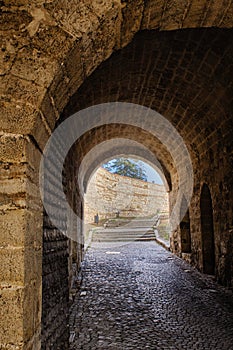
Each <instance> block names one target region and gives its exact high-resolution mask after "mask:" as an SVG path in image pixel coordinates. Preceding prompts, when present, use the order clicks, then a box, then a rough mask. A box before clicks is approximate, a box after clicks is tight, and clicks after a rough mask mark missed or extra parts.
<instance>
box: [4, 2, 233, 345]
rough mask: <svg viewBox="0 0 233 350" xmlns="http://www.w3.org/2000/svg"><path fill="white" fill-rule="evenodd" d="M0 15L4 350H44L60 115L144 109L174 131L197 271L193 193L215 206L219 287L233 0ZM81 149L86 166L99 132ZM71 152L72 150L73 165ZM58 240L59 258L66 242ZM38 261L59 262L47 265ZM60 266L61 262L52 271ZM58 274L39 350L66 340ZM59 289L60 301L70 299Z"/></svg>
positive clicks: (228, 191) (223, 273) (228, 164)
mask: <svg viewBox="0 0 233 350" xmlns="http://www.w3.org/2000/svg"><path fill="white" fill-rule="evenodd" d="M1 9H2V23H1V36H2V49H1V56H2V58H3V59H2V64H1V76H0V79H1V86H2V102H1V109H2V110H1V126H2V133H1V161H2V166H1V184H2V186H1V197H2V205H1V213H2V215H1V219H3V225H2V227H3V229H2V231H1V233H2V235H1V238H0V246H1V248H2V249H1V262H2V263H1V273H0V277H1V298H0V304H1V305H0V309H1V313H0V323H1V325H0V338H1V343H0V347H1V348H3V349H16V348H17V349H39V348H40V343H41V340H40V332H41V308H42V307H41V305H42V295H41V294H42V293H41V291H42V289H41V284H42V278H41V276H42V264H41V262H42V227H43V222H42V220H43V219H42V205H41V201H40V195H39V191H38V169H39V162H40V156H41V151H42V149H43V147H44V145H45V143H46V142H47V140H48V138H49V135H50V134H51V132H52V131H53V129H54V126H55V123H56V122H57V121H58V120H59V118H60V116H61V113H63V114H62V118H65V117H67V116H68V115H70V114H72V113H73V112H74V111H77V110H79V109H82V108H85V107H87V106H89V105H92V104H97V103H103V102H108V101H126V102H133V103H137V104H141V105H144V106H149V107H151V108H152V109H155V110H156V111H158V112H159V113H161V114H162V115H163V116H164V117H166V118H167V119H168V120H169V121H171V123H172V124H173V125H174V126H175V127H176V129H177V130H178V132H179V133H180V134H181V136H182V137H183V139H184V140H185V143H186V145H187V147H188V149H189V152H190V155H191V158H192V163H193V168H194V182H195V183H194V195H193V199H192V201H191V204H190V209H189V213H190V224H191V225H190V227H191V237H192V253H191V260H192V263H193V264H194V265H195V266H197V267H198V268H200V269H203V255H202V242H201V224H200V195H201V190H202V185H203V184H204V183H206V184H208V186H209V189H210V193H211V196H212V205H213V220H214V233H215V255H216V256H215V259H216V262H215V264H216V265H215V273H216V276H217V278H218V280H219V281H220V282H222V283H224V284H225V285H230V284H232V283H233V275H232V271H233V262H232V246H233V244H232V242H233V238H232V235H233V228H232V227H233V221H232V220H233V215H232V207H233V203H232V200H233V199H232V198H233V193H232V188H233V181H232V148H233V147H232V131H233V126H232V57H233V53H232V38H233V35H232V29H231V28H232V24H233V20H232V18H233V6H232V1H231V0H228V1H227V0H220V1H219V0H213V1H207V0H206V1H204V0H203V1H197V0H192V1H191V0H190V1H180V0H179V1H175V0H171V1H167V0H166V1H165V0H164V1H156V2H155V1H152V0H148V1H142V0H135V1H128V2H124V1H111V0H103V1H97V0H96V1H88V0H85V1H83V2H77V1H68V0H67V1H63V0H57V1H43V0H41V1H39V0H33V1H27V0H19V1H17V5H16V4H14V5H12V4H11V2H9V1H7V0H3V1H1ZM211 27H214V28H211ZM184 28H187V29H184ZM198 28H199V29H198ZM140 30H143V31H142V32H139V31H140ZM137 32H139V33H138V34H136V33H137ZM117 50H118V51H117ZM115 51H117V52H115ZM114 52H115V53H114ZM112 53H114V54H113V55H112ZM111 55H112V56H111ZM110 56H111V57H110ZM109 57H110V58H109ZM97 67H98V68H97ZM83 82H84V84H83ZM82 84H83V85H82ZM61 120H62V119H61ZM114 130H115V129H114V128H112V129H111V130H109V131H108V134H105V131H106V129H105V131H104V132H102V131H103V130H100V131H99V133H100V135H101V137H102V140H106V139H108V138H110V136H111V137H113V134H114V132H115V131H114ZM94 133H98V130H95V131H94ZM111 133H113V134H112V135H111ZM119 136H122V135H119V133H117V132H116V133H115V134H114V137H119ZM139 136H140V132H138V131H137V130H134V132H132V133H128V134H127V137H128V138H131V139H136V140H137V141H138V138H139ZM99 137H100V136H99ZM141 140H142V141H141V142H142V144H143V145H146V142H148V147H151V148H153V147H155V145H156V141H155V140H151V143H150V142H149V141H150V140H147V139H146V138H145V137H144V139H143V137H141ZM84 141H85V142H84ZM82 142H83V147H85V148H82V149H84V152H83V156H84V155H85V153H86V152H87V150H88V149H89V150H90V149H92V147H94V145H95V144H97V143H98V141H97V134H95V135H94V141H93V138H91V139H88V137H87V139H86V140H84V139H83V140H80V145H81V144H82ZM149 144H150V145H149ZM146 146H147V145H146ZM78 151H80V150H79V149H78V147H76V148H75V151H74V154H73V155H71V157H73V156H75V155H76V153H75V152H78ZM164 152H165V153H166V150H164V149H163V147H158V148H157V149H156V150H155V154H156V155H157V156H158V155H161V157H160V158H161V159H160V161H161V163H164V166H165V167H166V168H167V170H168V173H169V174H170V176H171V178H172V176H173V173H174V168H172V166H170V163H169V161H168V158H169V155H167V156H166V155H165V153H164ZM73 164H74V163H73ZM69 166H70V167H71V168H68V167H67V168H66V169H67V171H68V175H67V180H66V184H65V187H66V189H67V191H68V192H69V189H71V188H72V182H73V181H74V179H75V167H74V166H72V164H69ZM169 166H170V168H169ZM74 197H75V196H74ZM72 200H74V201H75V198H72ZM78 200H79V197H78V195H77V202H78ZM78 203H79V202H78ZM77 205H79V206H80V204H77ZM80 210H82V208H81V207H80ZM64 216H65V215H64ZM64 220H66V217H64ZM44 228H45V235H44V237H45V238H46V239H45V238H44V252H45V253H46V252H47V251H46V249H47V248H48V247H51V246H52V245H53V242H50V241H49V237H50V235H51V231H50V226H49V223H48V222H47V221H46V220H45V221H44ZM76 229H77V228H76ZM58 237H60V236H59V234H57V236H56V239H57V240H59V239H60V240H59V242H60V247H61V246H62V245H64V250H65V249H66V247H67V242H66V241H65V240H64V239H62V238H59V239H58ZM179 237H180V236H179V232H176V234H175V235H174V237H173V239H174V242H173V243H174V244H173V246H174V249H175V251H176V252H177V253H178V254H182V251H180V246H181V245H180V242H179V239H180V238H179ZM45 247H47V248H45ZM61 251H62V250H61ZM44 258H46V259H47V260H49V259H50V260H51V261H53V262H54V261H55V260H53V259H55V257H54V256H52V257H51V256H49V255H47V256H44ZM62 259H63V260H62ZM78 259H80V257H79V258H78ZM50 260H49V261H50ZM66 260H67V259H66V256H65V255H64V256H63V255H62V257H61V260H60V262H59V264H60V263H61V262H64V264H65V261H66ZM43 261H44V260H43ZM59 264H58V266H55V267H56V269H57V270H56V271H55V272H54V271H53V276H54V280H56V281H55V282H54V285H53V286H52V287H51V285H50V282H51V279H50V277H49V276H50V275H51V271H50V270H49V268H48V265H46V266H45V265H44V267H43V271H45V269H47V270H46V271H47V272H46V273H47V275H46V276H47V277H48V278H47V279H46V278H45V281H44V286H43V303H44V305H45V306H44V308H43V327H42V335H43V337H42V344H43V341H45V339H46V341H47V344H48V345H47V346H48V348H50V349H54V348H56V347H57V348H58V346H59V344H62V346H63V348H64V349H65V348H66V345H65V344H66V343H65V340H64V339H66V337H67V330H65V332H63V331H64V329H63V328H62V327H61V324H59V322H60V321H59V317H57V315H58V314H59V313H60V309H59V307H61V309H62V307H63V308H65V307H66V306H65V305H60V304H59V303H58V302H57V300H55V299H52V296H51V295H50V294H51V293H52V291H54V290H53V288H55V291H56V288H57V290H58V288H59V286H60V285H59V283H61V284H62V282H63V281H65V280H66V278H67V274H68V272H67V269H68V267H64V269H62V268H61V265H59ZM52 265H56V264H54V263H52ZM58 272H59V273H58ZM43 273H44V272H43ZM63 273H64V275H63ZM55 277H57V279H56V278H55ZM46 288H47V289H46ZM65 288H66V287H64V289H62V293H63V294H62V297H61V300H67V289H65ZM60 289H61V288H60ZM49 290H50V294H49V293H48V294H46V293H47V292H48V291H49ZM45 292H46V293H45ZM62 298H63V299H62ZM54 303H55V304H54ZM55 305H57V307H56V308H55ZM46 308H47V309H46ZM51 310H52V311H51ZM55 310H56V311H57V314H55ZM6 314H7V315H8V317H7V318H6V317H5V315H6ZM44 319H45V321H44ZM53 319H56V320H57V323H56V322H51V320H53ZM62 321H64V320H62ZM49 322H50V323H49ZM51 323H52V326H51ZM50 326H51V327H50ZM46 327H47V329H46ZM49 327H50V328H49ZM59 327H60V328H59ZM62 330H63V331H62ZM62 332H63V333H64V334H65V336H64V337H65V338H64V339H62V336H61V334H63V333H62ZM51 334H52V335H53V336H54V339H53V338H52V335H51ZM59 341H60V343H59ZM56 342H57V343H56ZM62 342H64V343H62ZM43 346H44V345H43ZM54 346H55V347H54Z"/></svg>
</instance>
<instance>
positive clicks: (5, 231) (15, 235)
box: [0, 209, 42, 248]
mask: <svg viewBox="0 0 233 350" xmlns="http://www.w3.org/2000/svg"><path fill="white" fill-rule="evenodd" d="M41 226H42V212H40V211H31V210H27V209H17V210H7V211H5V212H1V214H0V227H1V232H0V247H1V248H4V247H5V248H6V247H10V246H11V247H20V246H33V245H35V246H38V247H41V245H42V228H41Z"/></svg>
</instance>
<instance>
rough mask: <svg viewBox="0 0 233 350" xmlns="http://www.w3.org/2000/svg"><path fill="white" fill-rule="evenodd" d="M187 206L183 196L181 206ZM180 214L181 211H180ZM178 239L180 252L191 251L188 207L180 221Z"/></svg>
mask: <svg viewBox="0 0 233 350" xmlns="http://www.w3.org/2000/svg"><path fill="white" fill-rule="evenodd" d="M182 207H184V208H187V201H186V199H185V198H184V197H183V199H182V202H181V208H182ZM181 215H182V211H181ZM180 239H181V252H182V253H185V254H186V253H187V254H189V253H191V232H190V217H189V209H188V210H187V211H186V213H185V215H184V217H183V219H182V220H181V222H180Z"/></svg>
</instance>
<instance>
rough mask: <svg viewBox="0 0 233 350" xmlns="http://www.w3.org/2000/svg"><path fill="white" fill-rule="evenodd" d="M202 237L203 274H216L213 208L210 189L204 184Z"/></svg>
mask: <svg viewBox="0 0 233 350" xmlns="http://www.w3.org/2000/svg"><path fill="white" fill-rule="evenodd" d="M200 207H201V237H202V252H203V272H204V273H208V274H211V275H214V273H215V239H214V222H213V206H212V199H211V193H210V189H209V187H208V186H207V185H206V184H204V185H203V187H202V191H201V199H200Z"/></svg>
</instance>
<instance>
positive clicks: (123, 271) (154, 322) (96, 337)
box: [70, 242, 233, 350]
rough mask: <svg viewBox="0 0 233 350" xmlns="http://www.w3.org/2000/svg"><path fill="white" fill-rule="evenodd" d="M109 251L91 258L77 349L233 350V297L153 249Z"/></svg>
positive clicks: (97, 249)
mask: <svg viewBox="0 0 233 350" xmlns="http://www.w3.org/2000/svg"><path fill="white" fill-rule="evenodd" d="M111 247H112V248H111ZM111 247H110V245H109V244H106V243H105V244H104V243H95V244H93V245H92V248H90V249H89V250H88V253H87V254H86V257H85V261H84V266H83V282H82V285H81V290H80V291H79V293H78V294H77V295H76V297H75V302H74V304H73V306H72V308H71V317H70V323H71V344H70V348H71V349H83V350H89V349H90V350H92V349H104V350H108V349H114V350H131V349H132V350H133V349H134V350H135V349H139V350H140V349H142V350H143V349H151V350H156V349H158V350H163V349H180V350H181V349H187V350H192V349H193V350H194V349H195V350H199V349H200V350H214V349H221V350H232V349H233V297H232V293H231V292H229V291H226V290H225V289H224V288H223V287H221V286H219V285H217V284H215V283H214V282H213V281H212V279H211V278H210V277H206V276H203V275H202V274H200V273H199V272H197V271H196V270H194V269H193V268H191V267H190V266H189V265H187V264H186V263H185V262H183V261H182V260H181V259H179V258H177V257H175V256H173V255H172V254H170V253H169V252H167V251H166V250H164V249H163V248H162V247H160V246H159V245H157V244H156V243H155V242H134V243H130V244H128V245H127V244H124V245H122V246H115V247H114V246H113V245H112V246H111Z"/></svg>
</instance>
